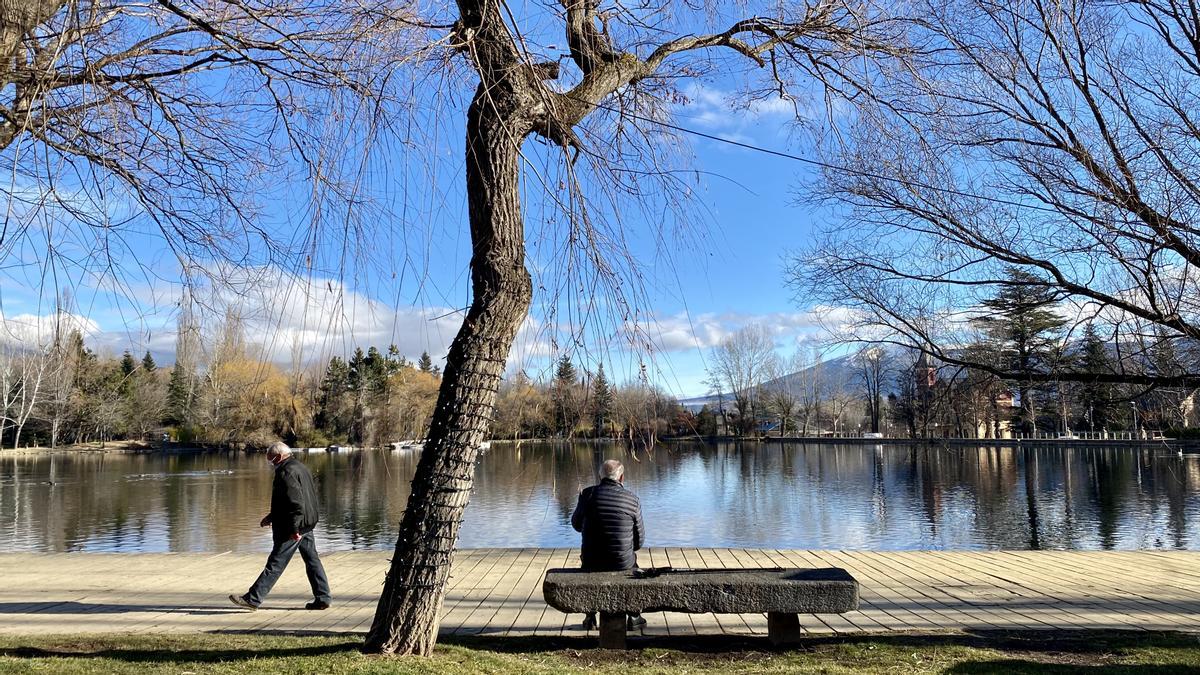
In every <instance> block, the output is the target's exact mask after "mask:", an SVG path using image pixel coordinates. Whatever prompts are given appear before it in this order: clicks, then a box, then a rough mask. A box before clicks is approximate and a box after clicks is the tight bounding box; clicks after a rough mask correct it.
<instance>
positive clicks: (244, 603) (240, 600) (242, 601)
mask: <svg viewBox="0 0 1200 675" xmlns="http://www.w3.org/2000/svg"><path fill="white" fill-rule="evenodd" d="M229 601H230V602H232V603H233V604H235V605H237V606H238V607H244V608H246V609H248V610H250V611H251V612H253V611H254V610H256V609H258V605H252V604H250V601H249V600H247V599H246V596H244V595H234V594H232V593H231V594H230V595H229Z"/></svg>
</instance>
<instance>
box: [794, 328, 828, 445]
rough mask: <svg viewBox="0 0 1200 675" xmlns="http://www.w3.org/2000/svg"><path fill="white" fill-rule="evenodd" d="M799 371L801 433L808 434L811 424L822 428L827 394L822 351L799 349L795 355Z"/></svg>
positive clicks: (817, 428)
mask: <svg viewBox="0 0 1200 675" xmlns="http://www.w3.org/2000/svg"><path fill="white" fill-rule="evenodd" d="M794 361H795V363H796V366H797V369H796V372H797V373H799V376H798V378H797V379H798V380H799V381H798V382H797V383H796V384H797V388H798V390H799V392H800V400H799V405H800V419H801V430H800V432H801V434H802V435H807V434H808V430H809V428H810V427H809V425H810V424H811V425H812V428H814V429H816V430H818V431H819V430H820V425H821V401H822V399H823V397H824V396H825V374H824V369H823V368H822V361H821V353H820V352H819V351H817V350H816V349H815V348H814V349H812V350H804V349H799V350H797V351H796V355H795V357H794Z"/></svg>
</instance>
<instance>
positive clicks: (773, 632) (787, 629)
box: [767, 612, 800, 645]
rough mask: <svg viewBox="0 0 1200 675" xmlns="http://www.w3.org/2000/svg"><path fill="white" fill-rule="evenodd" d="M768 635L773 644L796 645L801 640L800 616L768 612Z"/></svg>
mask: <svg viewBox="0 0 1200 675" xmlns="http://www.w3.org/2000/svg"><path fill="white" fill-rule="evenodd" d="M767 637H768V638H770V640H771V644H773V645H794V644H796V643H798V642H800V617H799V616H798V615H796V614H781V613H779V612H767Z"/></svg>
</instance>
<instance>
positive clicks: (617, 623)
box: [600, 612, 626, 649]
mask: <svg viewBox="0 0 1200 675" xmlns="http://www.w3.org/2000/svg"><path fill="white" fill-rule="evenodd" d="M625 628H626V624H625V614H624V613H620V614H609V613H608V612H600V648H601V649H625Z"/></svg>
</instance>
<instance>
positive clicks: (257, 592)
mask: <svg viewBox="0 0 1200 675" xmlns="http://www.w3.org/2000/svg"><path fill="white" fill-rule="evenodd" d="M296 551H300V558H301V559H302V560H303V561H304V572H305V574H307V575H308V584H309V586H312V593H313V597H314V598H316V599H317V600H320V601H322V602H326V603H328V602H329V601H330V599H331V598H330V596H329V579H327V578H326V577H325V567H324V566H322V565H321V558H320V556H318V555H317V543H316V541H314V540H313V533H312V532H311V531H310V532H305V533H304V534H303V535H301V537H300V541H292V540H291V539H284V540H283V541H277V542H275V546H274V547H273V548H272V549H271V553H270V555H268V556H267V566H266V567H264V568H263V571H262V573H261V574H259V575H258V579H256V580H255V581H254V585H253V586H251V587H250V591H249V592H247V593H246V601H247V602H249V603H250V604H252V605H254V606H255V607H257V606H259V605H261V604H262V602H263V600H265V599H266V597H267V594H268V593H270V592H271V588H272V587H274V586H275V582H276V581H279V577H280V575H282V574H283V570H284V568H286V567H287V566H288V563H289V562H291V560H292V556H293V555H295V553H296Z"/></svg>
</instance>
